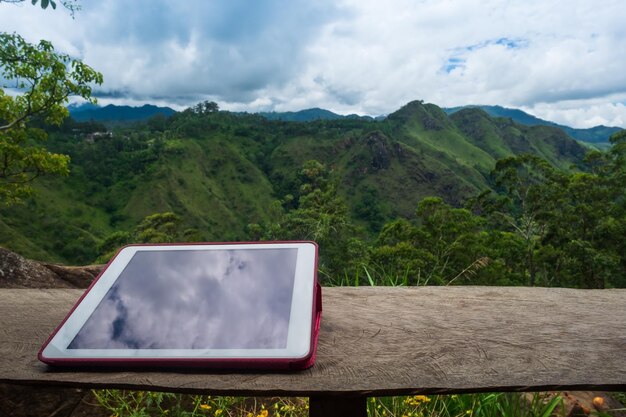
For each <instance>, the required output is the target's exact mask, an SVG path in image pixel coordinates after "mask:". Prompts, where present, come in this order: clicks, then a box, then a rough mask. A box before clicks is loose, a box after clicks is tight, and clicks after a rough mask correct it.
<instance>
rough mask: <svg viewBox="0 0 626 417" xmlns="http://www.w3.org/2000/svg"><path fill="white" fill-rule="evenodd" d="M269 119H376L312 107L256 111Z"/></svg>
mask: <svg viewBox="0 0 626 417" xmlns="http://www.w3.org/2000/svg"><path fill="white" fill-rule="evenodd" d="M256 114H258V115H259V116H262V117H264V118H266V119H268V120H282V121H285V122H310V121H314V120H339V119H360V120H374V119H373V118H372V117H370V116H359V115H357V114H350V115H347V116H342V115H340V114H337V113H333V112H331V111H329V110H324V109H320V108H312V109H306V110H300V111H296V112H292V111H288V112H260V113H256Z"/></svg>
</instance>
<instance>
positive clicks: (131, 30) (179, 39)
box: [0, 0, 626, 127]
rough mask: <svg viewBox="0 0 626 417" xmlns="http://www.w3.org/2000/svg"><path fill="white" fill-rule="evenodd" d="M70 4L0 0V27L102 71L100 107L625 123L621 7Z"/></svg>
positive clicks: (416, 1) (546, 1) (290, 0)
mask: <svg viewBox="0 0 626 417" xmlns="http://www.w3.org/2000/svg"><path fill="white" fill-rule="evenodd" d="M81 4H82V7H83V9H82V10H81V11H80V12H78V13H77V14H76V16H75V19H72V18H71V17H70V15H69V13H67V12H66V11H64V10H62V9H60V8H58V9H57V10H56V11H52V10H45V11H44V10H40V9H39V8H38V7H34V6H31V5H30V1H27V2H26V3H25V4H22V5H19V6H15V5H10V4H1V3H0V30H3V31H7V32H13V31H15V32H18V33H20V34H21V35H23V36H24V37H25V38H27V39H28V40H29V41H37V40H39V39H48V40H51V41H52V42H53V44H54V45H55V47H56V48H57V49H58V50H62V51H64V52H67V53H70V54H72V55H74V56H76V57H79V58H81V59H82V60H83V61H84V62H85V63H87V64H89V65H91V66H92V67H94V68H95V69H97V70H99V71H100V72H102V73H103V74H104V79H105V82H104V85H103V86H102V87H100V88H99V89H98V90H97V94H96V95H97V96H98V97H99V100H100V103H102V104H107V103H115V104H122V103H123V104H131V105H138V104H143V103H154V104H161V105H170V106H172V107H174V108H177V109H180V108H184V107H186V106H188V105H192V104H194V103H196V102H198V101H201V100H206V99H208V100H214V101H216V102H218V103H219V104H220V107H221V108H222V109H227V110H241V111H250V112H254V111H267V110H275V111H287V110H300V109H304V108H310V107H322V108H326V109H329V110H332V111H335V112H337V113H341V114H349V113H358V114H368V115H380V114H387V113H390V112H392V111H394V110H397V109H398V108H399V107H401V106H402V105H404V104H406V103H407V102H409V101H411V100H415V99H420V100H425V101H427V102H432V103H435V104H437V105H440V106H460V105H466V104H499V105H502V106H507V107H515V108H521V109H523V110H525V111H527V112H529V113H532V114H534V115H536V116H539V117H541V118H544V119H548V120H553V121H556V122H559V123H563V124H567V125H570V126H575V127H591V126H594V125H598V124H605V125H613V126H621V127H626V24H625V23H624V22H626V7H624V2H623V1H622V0H613V1H611V0H600V1H598V0H568V1H550V0H525V1H505V0H500V1H493V0H464V1H460V0H459V1H452V0H386V1H384V2H383V1H379V0H284V1H281V0H263V1H260V0H184V1H175V0H169V1H168V0H132V1H131V0H82V1H81Z"/></svg>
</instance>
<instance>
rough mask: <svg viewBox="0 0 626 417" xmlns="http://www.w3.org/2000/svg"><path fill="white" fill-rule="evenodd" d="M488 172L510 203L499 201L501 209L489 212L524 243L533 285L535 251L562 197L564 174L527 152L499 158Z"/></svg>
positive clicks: (555, 213) (535, 280) (494, 206)
mask: <svg viewBox="0 0 626 417" xmlns="http://www.w3.org/2000/svg"><path fill="white" fill-rule="evenodd" d="M491 175H492V177H493V178H494V179H495V181H496V186H497V188H499V189H500V190H501V191H502V192H503V193H504V195H505V196H506V199H507V202H508V203H509V204H500V207H499V209H500V210H495V211H493V212H492V213H491V214H492V215H493V216H496V217H498V218H499V219H501V220H503V221H504V223H505V225H508V227H510V228H511V229H512V230H513V231H514V232H515V233H516V234H518V235H519V236H520V237H521V238H522V239H523V240H524V242H525V243H526V268H527V270H528V276H529V284H530V285H531V286H534V285H535V284H536V283H537V269H538V268H537V265H536V259H535V258H536V254H537V251H538V250H539V249H540V247H541V243H542V242H543V239H544V238H545V236H546V234H547V233H548V227H549V224H550V218H551V217H553V216H555V215H558V214H557V211H556V209H555V207H557V206H558V205H559V203H560V202H561V201H562V198H563V190H564V188H563V186H562V185H563V182H564V179H563V175H562V174H560V173H559V172H557V171H556V170H555V169H554V168H553V167H552V166H551V165H550V164H549V163H548V162H547V161H544V160H543V159H541V158H539V157H537V156H535V155H530V154H524V155H519V156H515V157H509V158H504V159H501V160H499V161H498V162H497V163H496V167H495V168H494V170H493V171H492V172H491ZM496 207H497V205H492V208H496ZM505 227H506V226H505Z"/></svg>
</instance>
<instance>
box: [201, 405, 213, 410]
mask: <svg viewBox="0 0 626 417" xmlns="http://www.w3.org/2000/svg"><path fill="white" fill-rule="evenodd" d="M200 408H202V409H203V410H210V409H211V406H210V405H208V404H200Z"/></svg>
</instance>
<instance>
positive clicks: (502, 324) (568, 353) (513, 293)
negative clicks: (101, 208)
mask: <svg viewBox="0 0 626 417" xmlns="http://www.w3.org/2000/svg"><path fill="white" fill-rule="evenodd" d="M80 294H81V291H80V290H69V289H62V290H30V289H23V290H20V289H5V290H0V381H4V382H10V383H15V384H43V385H54V386H72V387H87V388H90V387H113V388H128V389H151V390H164V391H172V392H187V393H209V394H214V395H219V394H224V395H226V394H228V395H257V396H263V395H283V396H292V395H293V396H296V395H297V396H313V397H315V396H322V397H328V396H382V395H393V394H398V395H400V394H416V393H455V392H479V391H530V390H545V389H585V390H586V389H600V390H626V290H572V289H545V288H502V287H460V286H459V287H419V288H385V287H377V288H363V287H362V288H324V314H323V318H322V328H321V332H320V341H319V348H318V355H317V358H318V359H317V363H316V365H315V366H314V367H313V368H311V369H309V370H306V371H302V372H295V373H260V372H249V373H245V372H239V373H228V372H214V371H213V372H211V371H198V370H192V371H183V370H180V371H158V370H151V371H142V372H137V371H129V370H124V371H119V370H118V371H106V370H99V371H98V370H95V371H94V370H79V371H76V370H59V369H53V368H49V367H47V366H46V365H44V364H42V363H40V362H38V361H37V358H36V353H37V350H38V348H39V347H40V346H41V344H42V343H43V342H44V340H45V339H46V338H47V336H48V335H49V334H50V332H51V331H52V330H53V328H54V327H55V326H56V325H57V324H58V323H59V322H60V321H61V320H62V318H63V317H64V316H65V314H66V313H67V311H68V310H69V309H70V307H71V306H72V304H73V303H74V301H75V300H76V299H78V297H79V296H80Z"/></svg>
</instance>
